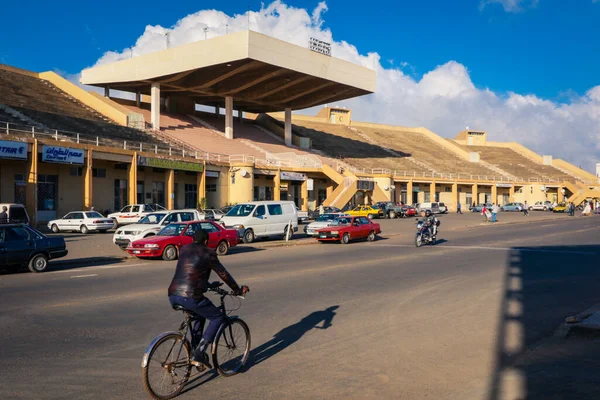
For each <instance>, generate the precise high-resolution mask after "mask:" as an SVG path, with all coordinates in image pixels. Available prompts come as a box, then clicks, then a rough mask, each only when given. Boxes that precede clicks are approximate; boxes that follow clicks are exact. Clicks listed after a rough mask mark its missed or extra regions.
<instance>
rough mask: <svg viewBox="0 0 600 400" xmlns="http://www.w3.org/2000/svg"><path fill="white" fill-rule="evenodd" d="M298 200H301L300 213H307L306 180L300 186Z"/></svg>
mask: <svg viewBox="0 0 600 400" xmlns="http://www.w3.org/2000/svg"><path fill="white" fill-rule="evenodd" d="M300 198H301V199H302V203H301V204H302V205H301V207H300V209H301V210H302V211H308V179H307V180H305V181H304V182H302V185H301V186H300Z"/></svg>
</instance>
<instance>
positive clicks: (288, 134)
mask: <svg viewBox="0 0 600 400" xmlns="http://www.w3.org/2000/svg"><path fill="white" fill-rule="evenodd" d="M283 130H284V133H285V134H284V137H285V145H286V146H288V147H290V146H291V145H292V109H291V108H289V107H288V108H286V109H285V125H284V129H283Z"/></svg>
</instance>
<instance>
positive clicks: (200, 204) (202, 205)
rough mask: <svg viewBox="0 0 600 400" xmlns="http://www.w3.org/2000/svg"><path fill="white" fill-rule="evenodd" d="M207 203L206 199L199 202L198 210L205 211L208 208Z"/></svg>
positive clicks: (202, 198)
mask: <svg viewBox="0 0 600 400" xmlns="http://www.w3.org/2000/svg"><path fill="white" fill-rule="evenodd" d="M206 203H207V200H206V197H201V198H200V201H198V208H199V209H200V210H204V209H205V208H206Z"/></svg>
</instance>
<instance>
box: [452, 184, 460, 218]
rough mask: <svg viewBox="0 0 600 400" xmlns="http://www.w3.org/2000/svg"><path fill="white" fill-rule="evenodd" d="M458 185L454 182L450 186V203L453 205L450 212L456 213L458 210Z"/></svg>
mask: <svg viewBox="0 0 600 400" xmlns="http://www.w3.org/2000/svg"><path fill="white" fill-rule="evenodd" d="M458 200H459V199H458V184H457V183H456V182H454V183H453V184H452V203H453V205H454V209H453V210H452V211H456V210H457V209H458Z"/></svg>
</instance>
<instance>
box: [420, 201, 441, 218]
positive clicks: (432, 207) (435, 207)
mask: <svg viewBox="0 0 600 400" xmlns="http://www.w3.org/2000/svg"><path fill="white" fill-rule="evenodd" d="M427 210H429V211H431V213H432V214H440V212H441V211H440V205H439V203H437V202H434V203H420V204H419V205H418V207H417V212H418V213H419V214H421V215H425V211H427Z"/></svg>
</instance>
